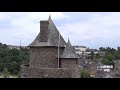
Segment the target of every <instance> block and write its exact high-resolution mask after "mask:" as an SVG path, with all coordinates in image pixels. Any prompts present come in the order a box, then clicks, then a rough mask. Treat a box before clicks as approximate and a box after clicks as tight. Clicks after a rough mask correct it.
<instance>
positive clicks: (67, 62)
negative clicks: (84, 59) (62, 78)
mask: <svg viewBox="0 0 120 90" xmlns="http://www.w3.org/2000/svg"><path fill="white" fill-rule="evenodd" d="M60 63H61V64H60V66H61V68H74V67H75V66H76V65H77V59H74V58H73V59H66V58H65V59H60Z"/></svg>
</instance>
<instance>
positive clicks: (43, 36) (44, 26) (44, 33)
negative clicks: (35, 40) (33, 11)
mask: <svg viewBox="0 0 120 90" xmlns="http://www.w3.org/2000/svg"><path fill="white" fill-rule="evenodd" d="M48 24H49V22H48V21H40V42H47V40H48Z"/></svg>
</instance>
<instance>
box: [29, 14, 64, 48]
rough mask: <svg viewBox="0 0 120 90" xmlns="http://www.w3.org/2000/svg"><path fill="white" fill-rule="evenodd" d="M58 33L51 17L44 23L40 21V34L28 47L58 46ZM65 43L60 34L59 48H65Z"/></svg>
mask: <svg viewBox="0 0 120 90" xmlns="http://www.w3.org/2000/svg"><path fill="white" fill-rule="evenodd" d="M59 34H60V33H59V31H58V29H57V28H56V26H55V24H54V23H53V21H52V19H51V16H49V19H48V20H46V21H40V33H39V34H38V36H37V37H36V38H35V40H34V41H33V42H32V43H31V44H30V45H28V46H29V47H32V46H58V41H59ZM65 45H66V42H65V40H64V39H63V37H62V36H61V34H60V45H59V46H60V47H65Z"/></svg>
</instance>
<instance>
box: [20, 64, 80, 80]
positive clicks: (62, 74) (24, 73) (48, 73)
mask: <svg viewBox="0 0 120 90" xmlns="http://www.w3.org/2000/svg"><path fill="white" fill-rule="evenodd" d="M20 78H79V75H78V73H76V71H75V69H70V68H30V67H26V66H21V74H20Z"/></svg>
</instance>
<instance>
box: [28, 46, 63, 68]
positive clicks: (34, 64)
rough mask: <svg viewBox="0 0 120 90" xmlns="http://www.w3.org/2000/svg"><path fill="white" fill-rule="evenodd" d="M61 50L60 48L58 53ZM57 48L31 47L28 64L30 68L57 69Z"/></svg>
mask: <svg viewBox="0 0 120 90" xmlns="http://www.w3.org/2000/svg"><path fill="white" fill-rule="evenodd" d="M62 51H63V48H60V53H61V52H62ZM57 57H58V48H57V47H31V48H30V62H29V65H30V67H31V68H57V67H58V58H57Z"/></svg>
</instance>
